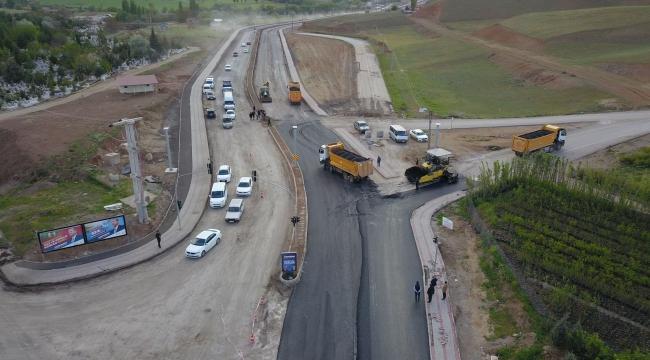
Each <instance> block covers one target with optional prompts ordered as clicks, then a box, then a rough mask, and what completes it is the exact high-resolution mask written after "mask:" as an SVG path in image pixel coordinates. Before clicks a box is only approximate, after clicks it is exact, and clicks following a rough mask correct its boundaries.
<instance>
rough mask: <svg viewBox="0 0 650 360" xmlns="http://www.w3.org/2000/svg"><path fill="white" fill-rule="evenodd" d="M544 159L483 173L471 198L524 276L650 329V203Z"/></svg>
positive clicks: (604, 180) (605, 180) (625, 188)
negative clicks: (569, 291)
mask: <svg viewBox="0 0 650 360" xmlns="http://www.w3.org/2000/svg"><path fill="white" fill-rule="evenodd" d="M585 174H588V172H584V171H580V169H575V168H573V167H572V166H571V165H570V164H569V163H568V162H566V161H564V160H561V159H558V158H556V157H552V156H548V155H545V154H541V155H539V156H534V157H530V158H521V159H515V160H513V162H511V163H505V164H502V163H497V164H495V165H494V166H493V167H492V168H487V167H484V169H483V171H482V173H481V175H480V176H479V178H478V181H475V182H474V183H472V184H471V185H472V191H471V192H470V194H471V195H470V196H471V198H472V200H473V203H474V204H475V205H476V207H477V209H478V210H479V212H480V214H481V216H482V218H483V219H484V221H486V222H487V223H488V224H489V225H490V227H491V228H492V230H493V233H494V235H495V237H496V239H497V240H498V241H499V244H500V247H501V248H502V249H503V251H504V253H505V254H506V255H507V256H508V257H510V258H511V259H513V260H514V261H516V262H517V263H518V264H519V265H520V266H521V269H522V270H523V271H524V272H525V274H526V276H528V277H531V278H534V279H535V280H537V281H542V282H545V283H548V284H550V285H551V286H554V287H558V288H560V287H561V288H564V289H567V288H568V289H573V291H574V293H573V295H574V296H576V297H579V298H581V299H584V300H586V301H588V302H590V303H593V304H595V305H598V306H601V307H603V308H605V309H607V310H609V311H612V312H614V313H616V314H618V315H620V316H623V317H625V318H627V319H632V320H633V321H634V322H636V323H638V324H641V326H645V327H647V326H650V255H648V254H650V215H649V214H648V209H650V208H649V207H648V201H649V200H650V199H648V198H646V197H645V196H640V195H641V194H639V193H637V192H635V190H634V188H633V187H630V186H622V185H623V184H620V181H621V180H620V179H621V178H620V176H616V175H612V177H613V178H616V179H618V180H617V181H618V182H619V184H618V186H617V185H616V182H615V181H613V180H612V179H610V178H608V176H606V175H605V176H603V174H602V173H601V174H599V176H598V178H589V177H588V176H585Z"/></svg>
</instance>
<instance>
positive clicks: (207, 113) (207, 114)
mask: <svg viewBox="0 0 650 360" xmlns="http://www.w3.org/2000/svg"><path fill="white" fill-rule="evenodd" d="M208 99H209V98H208ZM205 117H207V118H208V119H214V118H216V117H217V113H216V112H215V111H214V109H213V108H207V109H205Z"/></svg>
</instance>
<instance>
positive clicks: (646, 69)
mask: <svg viewBox="0 0 650 360" xmlns="http://www.w3.org/2000/svg"><path fill="white" fill-rule="evenodd" d="M599 68H601V69H603V70H605V71H607V72H611V73H613V74H616V75H621V76H625V77H628V78H631V79H636V80H639V81H643V82H646V83H650V64H624V63H608V64H601V65H599Z"/></svg>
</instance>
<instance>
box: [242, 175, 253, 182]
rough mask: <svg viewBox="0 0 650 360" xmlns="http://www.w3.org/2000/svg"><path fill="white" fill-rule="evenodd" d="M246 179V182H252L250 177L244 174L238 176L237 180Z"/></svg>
mask: <svg viewBox="0 0 650 360" xmlns="http://www.w3.org/2000/svg"><path fill="white" fill-rule="evenodd" d="M242 181H246V182H252V179H251V177H250V176H244V177H241V178H239V182H242Z"/></svg>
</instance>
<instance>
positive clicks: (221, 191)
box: [210, 182, 228, 209]
mask: <svg viewBox="0 0 650 360" xmlns="http://www.w3.org/2000/svg"><path fill="white" fill-rule="evenodd" d="M226 201H228V187H227V186H226V183H224V182H216V183H214V184H212V188H211V189H210V207H211V208H214V209H216V208H222V207H224V206H226Z"/></svg>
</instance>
